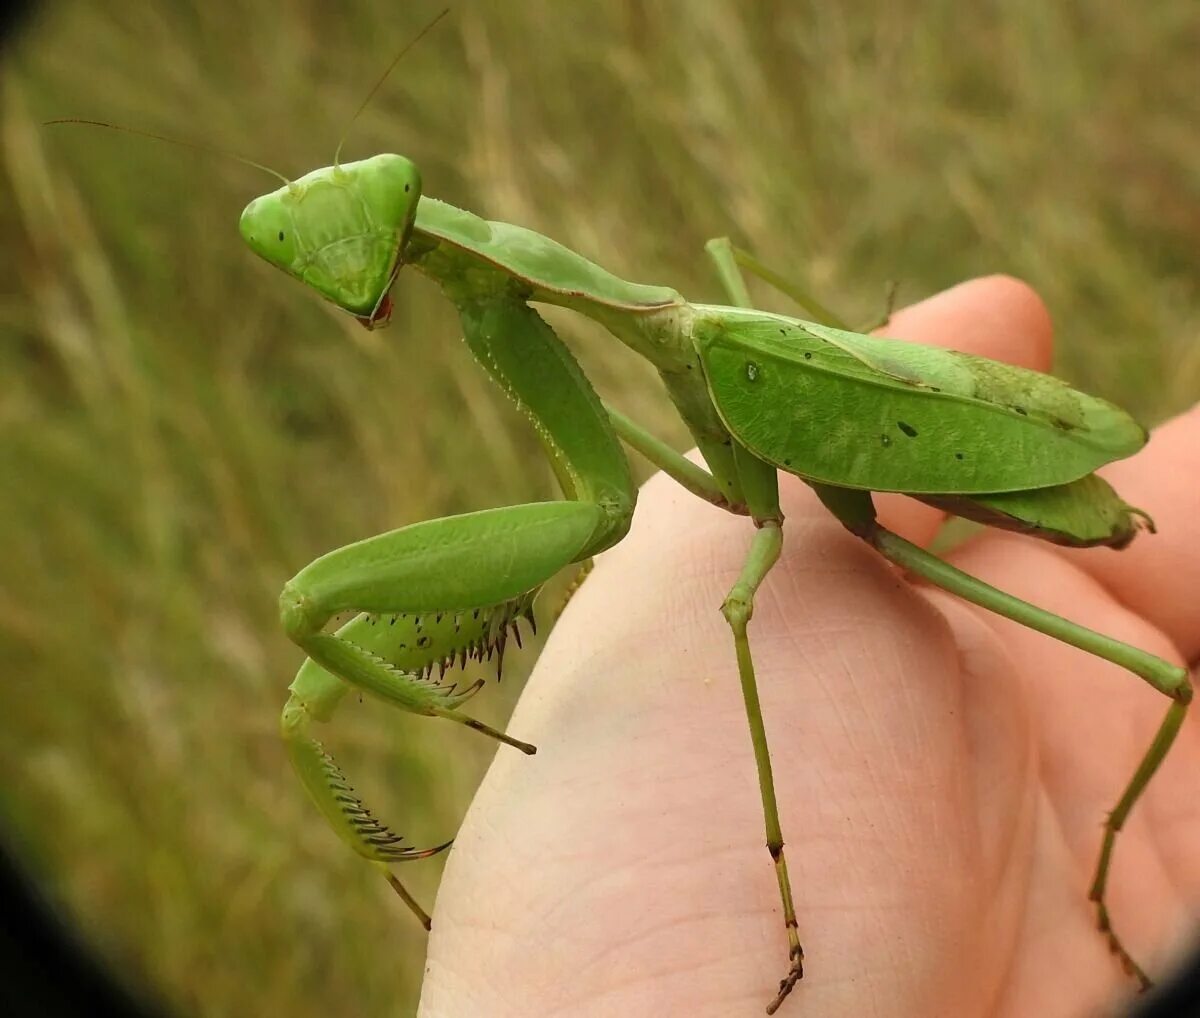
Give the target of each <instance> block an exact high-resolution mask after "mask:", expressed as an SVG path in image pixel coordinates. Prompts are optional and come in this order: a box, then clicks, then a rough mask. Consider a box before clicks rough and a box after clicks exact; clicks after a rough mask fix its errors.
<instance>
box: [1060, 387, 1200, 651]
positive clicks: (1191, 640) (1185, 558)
mask: <svg viewBox="0 0 1200 1018" xmlns="http://www.w3.org/2000/svg"><path fill="white" fill-rule="evenodd" d="M1101 473H1103V474H1104V477H1105V478H1106V479H1107V480H1108V481H1110V482H1111V483H1112V485H1113V486H1114V487H1115V488H1116V489H1117V491H1118V492H1120V495H1121V497H1122V498H1123V499H1125V501H1127V502H1129V503H1130V504H1131V505H1135V506H1137V507H1138V508H1139V509H1144V510H1145V511H1146V512H1148V513H1149V514H1150V515H1151V516H1152V517H1153V518H1154V522H1155V524H1156V525H1157V527H1158V533H1156V534H1143V535H1141V536H1140V537H1139V538H1138V539H1137V540H1136V541H1134V542H1133V544H1131V545H1130V546H1129V547H1128V548H1126V549H1124V550H1123V551H1121V552H1120V554H1111V553H1105V552H1103V551H1098V550H1093V551H1086V552H1077V551H1073V552H1070V553H1069V555H1070V557H1071V559H1072V561H1074V562H1075V563H1076V564H1077V565H1079V566H1080V567H1081V568H1083V569H1085V570H1087V572H1089V573H1091V575H1092V576H1094V577H1095V578H1096V579H1097V580H1099V581H1100V582H1101V583H1102V584H1104V586H1105V587H1107V589H1108V590H1109V591H1110V592H1111V593H1112V594H1113V596H1115V597H1116V598H1117V599H1118V600H1119V601H1121V602H1122V603H1123V604H1125V605H1127V606H1128V607H1130V608H1132V609H1133V610H1134V611H1137V612H1139V613H1140V614H1142V615H1143V616H1145V617H1146V618H1147V619H1149V620H1150V621H1151V622H1153V623H1154V624H1155V625H1156V626H1158V627H1159V628H1160V629H1161V630H1162V631H1163V632H1165V633H1166V634H1167V635H1168V636H1169V637H1171V639H1172V640H1173V641H1174V642H1175V645H1176V646H1177V647H1178V648H1179V650H1180V652H1181V653H1182V654H1183V656H1184V657H1185V658H1186V659H1187V660H1188V661H1193V662H1194V661H1196V660H1197V658H1198V657H1200V611H1198V610H1197V608H1196V605H1197V604H1198V603H1200V483H1197V478H1198V477H1200V406H1195V407H1193V408H1192V409H1191V410H1189V411H1188V412H1187V413H1184V414H1181V415H1180V416H1178V417H1176V418H1174V419H1173V420H1170V421H1168V422H1167V423H1166V424H1164V425H1162V426H1161V427H1160V428H1158V429H1157V430H1156V431H1155V432H1154V435H1153V437H1152V438H1151V440H1150V443H1149V444H1148V445H1147V446H1146V448H1145V449H1143V450H1142V451H1141V452H1139V453H1138V454H1137V455H1136V456H1134V457H1132V458H1131V459H1127V460H1122V461H1121V462H1120V463H1113V464H1111V465H1109V466H1107V467H1105V468H1104V470H1103V471H1101Z"/></svg>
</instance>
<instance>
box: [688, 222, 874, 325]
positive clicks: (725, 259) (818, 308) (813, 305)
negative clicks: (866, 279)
mask: <svg viewBox="0 0 1200 1018" xmlns="http://www.w3.org/2000/svg"><path fill="white" fill-rule="evenodd" d="M704 249H705V250H706V251H707V252H708V255H709V257H710V258H712V260H713V263H714V264H715V265H716V269H717V275H718V276H719V277H720V279H721V284H722V286H723V287H724V288H725V292H726V293H727V294H728V295H729V299H730V301H732V302H733V303H734V304H735V305H736V306H738V307H743V308H748V307H752V306H753V305H752V303H751V301H750V294H749V292H748V291H747V290H746V283H745V280H744V279H743V278H742V273H741V270H742V269H745V270H746V271H747V272H752V273H754V275H756V276H758V278H759V279H761V280H763V281H764V282H766V283H769V284H770V285H771V286H773V287H774V288H775V289H776V290H778V291H779V292H780V293H783V294H785V295H786V296H788V297H791V298H792V300H794V301H795V302H796V303H797V304H799V305H800V307H801V308H802V309H803V310H804V312H805V313H806V314H809V315H812V317H813V321H816V322H819V323H820V324H822V325H829V326H832V327H833V328H835V329H846V330H848V331H852V332H874V331H875V330H876V329H882V328H883V327H884V326H885V325H887V323H888V322H890V321H891V320H892V312H893V311H894V310H895V304H896V283H895V281H894V280H893V281H891V282H889V283H888V285H887V290H886V292H885V295H884V305H883V311H882V313H881V314H880V315H879V316H878V317H877V318H875V320H874V321H871V322H869V323H867V324H866V325H864V326H863V327H862V328H859V329H853V328H851V326H850V325H848V324H847V323H846V321H845V319H843V318H842V317H841V316H840V315H838V314H837V313H836V312H834V311H832V310H831V309H830V308H828V307H827V306H826V305H824V304H822V303H821V302H820V301H818V300H817V298H816V297H814V296H813V295H812V294H811V293H809V292H808V291H807V290H805V289H804V288H803V287H800V286H797V285H796V284H795V283H794V282H792V281H791V280H789V279H787V278H786V277H785V276H782V275H780V274H779V273H778V272H776V271H775V270H774V269H771V268H768V267H767V266H766V265H764V264H763V263H762V262H760V261H759V260H758V259H757V258H755V257H754V255H752V254H750V252H749V251H744V250H742V249H741V248H740V247H735V246H734V245H733V243H732V242H731V241H730V239H729V238H728V237H714V238H713V239H712V240H710V241H709V242H708V243H707V244H705V245H704Z"/></svg>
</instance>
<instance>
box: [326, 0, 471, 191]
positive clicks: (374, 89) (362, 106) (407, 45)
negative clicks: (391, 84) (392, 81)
mask: <svg viewBox="0 0 1200 1018" xmlns="http://www.w3.org/2000/svg"><path fill="white" fill-rule="evenodd" d="M449 13H450V8H449V7H447V8H445V9H444V10H443V11H442V12H441V14H439V15H437V16H436V17H435V18H434V19H433V20H432V21H430V22H429V23H428V24H427V25H426V26H425V27H424V28H422V29H421V31H419V32H418V33H417V34H416V35H414V36H413V37H412V39H410V40H409V41H408V42H407V43H405V44H404V46H403V47H401V49H400V52H399V53H397V54H396V55H395V56H394V57H393V58H392V62H391V63H390V64H388V65H387V68H386V69H385V70H384V72H383V73H382V74H381V75H380V76H379V78H378V80H377V81H376V82H375V84H374V85H372V86H371V91H370V92H368V93H367V97H366V98H365V99H364V100H363V101H362V102H361V103H359V105H358V109H356V110H355V111H354V116H352V117H351V118H350V123H348V124H347V125H346V129H345V130H344V131H343V132H342V137H341V139H340V140H339V141H338V144H337V148H336V149H334V152H333V165H334V167H335V168H336V167H337V166H339V165H340V163H339V162H338V160H339V159H340V157H341V154H342V146H343V145H345V144H346V136H347V135H348V134H349V133H350V128H352V127H353V126H354V122H355V121H356V120H357V119H358V118H359V115H360V114H361V113H362V111H363V110H365V109H366V108H367V106H368V105H369V104H370V102H371V100H372V99H374V98H375V93H376V92H378V91H379V90H380V89H381V88H382V87H383V83H384V82H385V81H387V79H388V76H389V75H390V74H391V73H392V71H394V70H395V69H396V65H397V64H398V63H400V60H401V58H402V57H403V56H404V54H405V53H407V52H408V51H409V50H410V49H412V48H413V47H414V46H415V45H416V44H417V43H419V42H420V41H421V40H422V39H424V38H425V36H427V35H428V34H429V33H430V32H431V31H432V30H433V27H434V26H435V25H436V24H437V23H438V22H439V21H441V20H442V18H444V17H445V16H446V15H447V14H449Z"/></svg>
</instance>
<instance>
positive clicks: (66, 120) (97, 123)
mask: <svg viewBox="0 0 1200 1018" xmlns="http://www.w3.org/2000/svg"><path fill="white" fill-rule="evenodd" d="M54 124H85V125H87V126H88V127H106V128H108V130H110V131H124V132H125V133H126V134H136V135H138V136H140V137H142V138H153V139H154V140H155V141H165V142H167V143H168V144H171V145H182V146H183V147H184V148H194V149H198V150H199V151H201V152H208V153H209V154H210V155H218V156H224V157H225V158H226V159H234V160H236V161H237V162H239V163H244V164H245V165H246V166H253V167H254V168H255V169H256V170H262V171H263V173H269V174H271V176H272V177H278V178H279V179H280V180H282V181H283V182H284V184H286V185H288V186H289V187H290V186H291V183H292V182H291V181H290V180H288V178H287V177H285V176H284V175H283V174H282V173H280V172H279V171H278V170H273V169H271V167H269V166H263V164H262V163H256V162H255V161H254V160H253V159H247V158H246V157H245V156H240V155H238V154H237V153H236V152H229V151H227V150H226V149H223V148H218V147H217V146H216V145H207V144H205V143H204V142H202V141H188V140H187V139H185V138H172V137H170V136H168V135H165V134H155V133H154V132H153V131H143V130H141V129H139V128H137V127H125V126H124V125H122V124H110V123H107V122H106V121H103V120H83V119H82V118H80V117H60V118H59V119H57V120H44V121H42V125H43V126H44V127H50V126H52V125H54Z"/></svg>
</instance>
